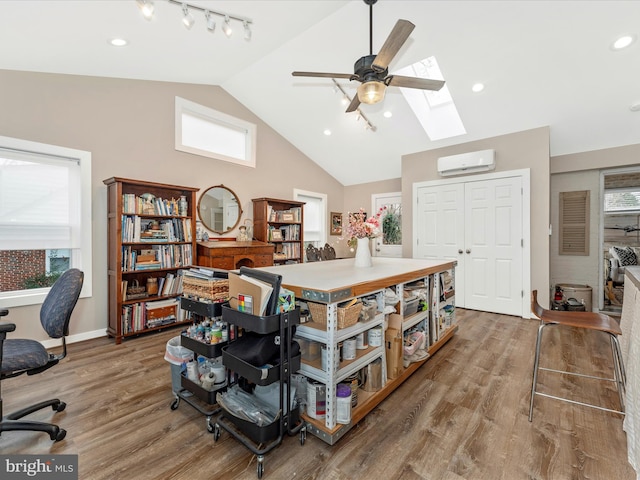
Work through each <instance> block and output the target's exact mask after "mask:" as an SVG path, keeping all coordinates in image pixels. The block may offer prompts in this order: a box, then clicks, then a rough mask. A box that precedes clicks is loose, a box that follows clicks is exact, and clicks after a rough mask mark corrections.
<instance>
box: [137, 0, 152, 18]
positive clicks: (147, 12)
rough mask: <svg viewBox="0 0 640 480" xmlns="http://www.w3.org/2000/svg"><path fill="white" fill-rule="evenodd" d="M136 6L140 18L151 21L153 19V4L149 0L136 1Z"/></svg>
mask: <svg viewBox="0 0 640 480" xmlns="http://www.w3.org/2000/svg"><path fill="white" fill-rule="evenodd" d="M137 4H138V8H139V9H140V11H141V12H142V16H143V17H144V18H146V19H147V20H151V19H152V18H153V2H152V1H151V0H137Z"/></svg>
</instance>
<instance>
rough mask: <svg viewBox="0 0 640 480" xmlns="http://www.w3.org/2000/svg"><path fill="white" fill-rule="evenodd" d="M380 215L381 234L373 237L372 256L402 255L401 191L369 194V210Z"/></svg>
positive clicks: (395, 256)
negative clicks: (381, 211) (380, 212)
mask: <svg viewBox="0 0 640 480" xmlns="http://www.w3.org/2000/svg"><path fill="white" fill-rule="evenodd" d="M381 208H385V210H384V213H383V214H382V215H381V218H380V223H381V224H382V225H381V226H382V235H380V236H379V237H377V238H375V239H374V244H375V247H374V249H373V256H374V257H392V258H400V257H402V192H393V193H376V194H373V195H371V209H372V210H371V212H372V215H375V214H376V213H377V212H379V211H380V209H381Z"/></svg>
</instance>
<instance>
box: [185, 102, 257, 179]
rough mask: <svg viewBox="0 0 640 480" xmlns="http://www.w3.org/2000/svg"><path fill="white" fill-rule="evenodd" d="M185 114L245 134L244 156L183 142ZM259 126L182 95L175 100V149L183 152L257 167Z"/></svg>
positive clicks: (235, 132)
mask: <svg viewBox="0 0 640 480" xmlns="http://www.w3.org/2000/svg"><path fill="white" fill-rule="evenodd" d="M183 115H190V116H194V117H198V118H199V119H200V120H203V121H205V122H209V123H210V124H212V125H213V126H215V127H220V128H223V129H226V130H228V131H229V133H230V134H238V133H240V134H242V135H244V142H245V144H244V157H243V158H237V157H233V156H229V155H225V154H224V153H222V152H216V151H215V150H213V149H210V150H209V149H201V148H196V147H194V146H192V145H185V144H184V143H183V129H184V125H183ZM257 130H258V127H257V126H256V125H255V124H253V123H251V122H247V121H245V120H241V119H239V118H236V117H233V116H231V115H227V114H226V113H222V112H219V111H217V110H214V109H213V108H209V107H205V106H204V105H200V104H198V103H195V102H191V101H189V100H186V99H184V98H181V97H176V102H175V149H176V150H179V151H181V152H187V153H192V154H194V155H200V156H202V157H208V158H215V159H217V160H223V161H225V162H231V163H235V164H237V165H243V166H245V167H252V168H255V167H256V140H257Z"/></svg>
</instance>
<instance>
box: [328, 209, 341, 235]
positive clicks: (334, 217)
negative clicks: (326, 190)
mask: <svg viewBox="0 0 640 480" xmlns="http://www.w3.org/2000/svg"><path fill="white" fill-rule="evenodd" d="M330 233H331V235H342V213H338V212H331V232H330Z"/></svg>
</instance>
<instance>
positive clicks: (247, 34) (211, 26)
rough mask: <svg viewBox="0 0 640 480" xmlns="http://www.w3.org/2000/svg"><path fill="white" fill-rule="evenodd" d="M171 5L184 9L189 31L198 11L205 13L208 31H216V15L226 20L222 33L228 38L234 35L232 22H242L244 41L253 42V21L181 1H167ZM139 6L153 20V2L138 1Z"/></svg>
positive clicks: (184, 17)
mask: <svg viewBox="0 0 640 480" xmlns="http://www.w3.org/2000/svg"><path fill="white" fill-rule="evenodd" d="M167 1H168V2H169V3H172V4H174V5H178V6H180V7H181V8H182V23H183V24H184V26H185V27H186V28H187V29H191V27H193V24H194V23H195V22H196V20H195V18H194V16H193V13H191V12H193V11H194V10H197V11H199V12H203V13H204V17H205V20H206V25H207V29H208V30H209V31H210V32H212V33H213V31H214V30H215V29H216V18H215V17H216V15H217V16H218V17H221V18H223V19H224V23H223V24H222V31H223V32H224V34H225V35H226V36H227V37H230V36H231V35H232V34H233V28H232V26H231V20H236V21H238V22H242V26H243V27H244V39H245V40H247V41H249V40H251V24H252V23H253V22H252V21H251V19H249V18H246V17H241V16H238V15H230V14H228V13H224V12H220V11H217V10H211V9H210V8H204V7H200V6H198V5H193V4H190V3H185V2H181V1H180V0H167ZM136 3H137V4H138V8H140V11H141V12H142V15H143V16H144V18H146V19H147V20H151V18H153V13H154V9H153V2H152V1H151V0H136Z"/></svg>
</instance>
